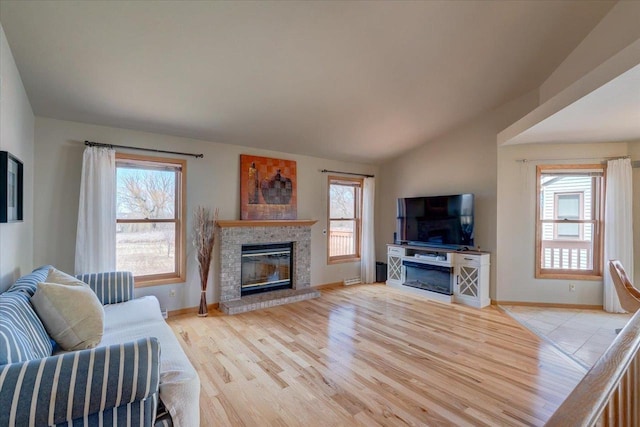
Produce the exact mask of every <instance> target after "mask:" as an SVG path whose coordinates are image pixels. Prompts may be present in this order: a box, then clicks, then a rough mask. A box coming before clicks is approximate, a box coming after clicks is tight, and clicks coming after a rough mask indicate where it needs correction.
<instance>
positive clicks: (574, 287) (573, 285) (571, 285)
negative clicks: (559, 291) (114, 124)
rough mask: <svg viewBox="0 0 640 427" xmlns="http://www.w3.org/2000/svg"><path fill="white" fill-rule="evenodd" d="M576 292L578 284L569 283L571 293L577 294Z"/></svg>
mask: <svg viewBox="0 0 640 427" xmlns="http://www.w3.org/2000/svg"><path fill="white" fill-rule="evenodd" d="M575 291H576V284H575V283H569V292H575Z"/></svg>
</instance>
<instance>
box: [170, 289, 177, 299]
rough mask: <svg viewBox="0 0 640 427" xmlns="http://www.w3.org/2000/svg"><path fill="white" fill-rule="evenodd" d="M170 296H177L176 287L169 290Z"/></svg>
mask: <svg viewBox="0 0 640 427" xmlns="http://www.w3.org/2000/svg"><path fill="white" fill-rule="evenodd" d="M169 296H170V297H171V298H173V297H175V296H176V290H175V289H171V290H170V291H169Z"/></svg>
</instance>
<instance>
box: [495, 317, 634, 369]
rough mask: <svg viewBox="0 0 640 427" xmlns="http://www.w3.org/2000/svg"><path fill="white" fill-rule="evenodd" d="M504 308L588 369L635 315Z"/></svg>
mask: <svg viewBox="0 0 640 427" xmlns="http://www.w3.org/2000/svg"><path fill="white" fill-rule="evenodd" d="M501 307H502V308H503V309H504V310H505V311H506V312H507V313H508V314H510V315H511V316H512V317H513V318H514V319H516V320H517V321H519V322H520V323H522V324H523V325H524V326H525V327H527V328H529V329H530V330H531V331H533V332H534V333H536V334H537V335H539V336H541V337H542V338H545V339H547V340H549V341H551V342H552V343H553V344H555V345H556V346H557V347H558V348H559V349H560V350H562V351H563V352H564V353H566V354H567V355H569V356H570V357H572V358H573V359H574V360H576V361H577V362H578V363H580V364H581V365H583V366H585V367H586V368H590V367H591V366H593V364H594V363H595V362H596V360H598V358H599V357H600V356H601V355H602V353H604V351H605V350H606V349H607V348H608V347H609V345H611V343H612V342H613V340H614V338H615V337H616V329H617V328H623V327H624V325H625V324H626V323H627V322H628V321H629V319H631V316H632V314H614V313H607V312H605V311H602V310H583V309H568V308H549V307H530V306H513V305H507V306H501Z"/></svg>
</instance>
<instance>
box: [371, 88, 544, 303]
mask: <svg viewBox="0 0 640 427" xmlns="http://www.w3.org/2000/svg"><path fill="white" fill-rule="evenodd" d="M537 97H538V94H537V92H532V93H529V94H528V95H525V96H523V97H521V98H520V99H518V100H516V101H514V102H511V103H509V104H505V105H503V106H501V107H500V108H498V109H496V110H493V111H490V112H487V113H485V114H483V115H481V116H479V117H478V118H476V119H474V120H473V121H471V122H469V123H467V124H466V125H463V126H460V127H459V128H457V129H455V130H453V131H451V132H449V133H448V134H446V135H444V136H442V137H440V138H437V139H435V140H432V141H429V142H428V143H426V144H425V145H423V146H421V147H419V148H417V149H415V150H412V151H410V152H408V153H405V154H404V155H402V156H400V157H398V158H396V159H394V160H392V161H389V162H386V163H384V164H383V165H382V166H381V167H380V173H379V177H380V178H379V179H378V180H377V183H378V184H377V185H378V188H379V192H378V194H379V196H378V201H379V202H378V203H377V204H376V206H377V208H376V209H377V210H376V239H377V240H376V242H377V246H376V249H377V251H376V255H377V259H378V260H386V244H387V243H391V242H392V241H393V232H394V231H395V227H396V199H397V198H398V197H414V196H435V195H446V194H459V193H474V195H475V244H476V245H477V246H480V248H481V249H482V250H486V251H489V252H491V254H492V257H491V283H492V284H491V296H492V298H493V297H494V295H495V277H496V276H495V265H496V263H497V262H498V261H499V260H497V259H496V257H495V249H496V204H497V199H496V196H497V190H496V182H497V165H496V159H497V146H496V135H497V133H498V132H499V131H500V130H502V129H504V128H505V127H506V126H508V125H509V124H511V123H513V122H514V121H515V120H517V119H519V118H520V117H522V115H524V114H525V113H527V112H528V111H530V110H531V109H532V108H533V107H535V105H536V103H537V99H538V98H537Z"/></svg>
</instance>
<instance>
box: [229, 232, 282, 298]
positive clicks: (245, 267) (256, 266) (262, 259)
mask: <svg viewBox="0 0 640 427" xmlns="http://www.w3.org/2000/svg"><path fill="white" fill-rule="evenodd" d="M292 253H293V243H291V242H289V243H268V244H256V245H242V264H241V267H240V269H241V275H240V277H241V284H240V286H241V288H240V295H241V296H245V295H252V294H258V293H261V292H269V291H275V290H277V289H291V288H292V283H291V272H292V271H293V257H292Z"/></svg>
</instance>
